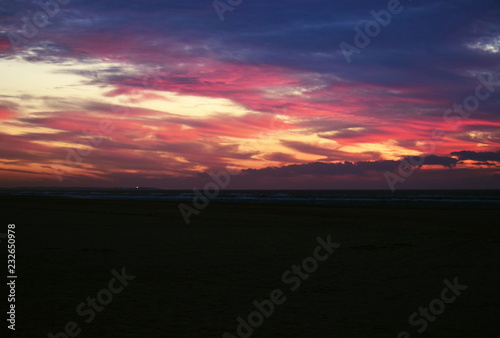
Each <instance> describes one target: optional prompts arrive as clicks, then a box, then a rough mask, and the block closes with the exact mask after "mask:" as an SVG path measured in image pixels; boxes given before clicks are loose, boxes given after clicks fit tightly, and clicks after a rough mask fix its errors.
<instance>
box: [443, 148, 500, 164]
mask: <svg viewBox="0 0 500 338" xmlns="http://www.w3.org/2000/svg"><path fill="white" fill-rule="evenodd" d="M451 155H453V156H457V157H458V159H459V160H461V161H464V160H473V161H483V162H488V161H493V162H500V151H496V152H493V151H483V152H476V151H470V150H463V151H455V152H452V153H451Z"/></svg>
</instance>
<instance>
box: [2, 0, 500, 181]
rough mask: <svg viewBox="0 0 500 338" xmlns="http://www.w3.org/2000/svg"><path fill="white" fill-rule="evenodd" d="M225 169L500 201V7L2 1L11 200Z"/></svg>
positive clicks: (242, 175)
mask: <svg viewBox="0 0 500 338" xmlns="http://www.w3.org/2000/svg"><path fill="white" fill-rule="evenodd" d="M226 171H230V172H232V174H231V176H230V177H231V182H230V184H229V185H228V186H227V187H226V188H227V189H391V190H395V189H490V188H496V189H498V188H500V2H498V1H497V0H483V1H477V0H471V1H467V0H463V1H461V0H456V1H452V0H450V1H424V0H413V1H411V0H405V1H401V2H399V1H397V0H390V1H379V0H367V1H358V0H352V1H326V0H307V1H306V0H302V1H299V0H283V1H274V2H270V1H263V0H244V1H240V0H221V1H213V0H188V1H171V0H161V1H160V0H157V1H156V0H141V1H129V0H120V1H118V0H107V1H94V0H85V1H80V0H59V1H57V0H42V1H41V2H39V1H29V0H10V1H8V2H7V1H4V0H0V187H4V188H9V187H136V186H141V187H156V188H165V189H191V188H193V187H199V188H200V189H201V188H203V186H204V185H205V184H206V183H207V182H210V181H211V180H213V175H212V176H210V173H215V174H220V173H223V172H226ZM220 175H222V174H220Z"/></svg>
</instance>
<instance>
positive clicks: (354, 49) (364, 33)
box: [339, 0, 411, 63]
mask: <svg viewBox="0 0 500 338" xmlns="http://www.w3.org/2000/svg"><path fill="white" fill-rule="evenodd" d="M408 1H411V0H408ZM403 9H404V7H403V5H401V2H400V1H399V0H389V2H388V3H387V9H383V10H380V11H378V12H375V11H373V10H372V11H370V15H371V16H372V18H373V20H371V21H368V22H367V23H366V24H365V26H364V28H363V29H361V28H359V26H356V27H354V32H355V33H356V34H355V35H354V38H353V44H354V46H353V45H351V44H348V43H347V42H341V43H340V44H339V48H340V51H341V52H342V55H344V58H345V60H346V61H347V63H351V62H352V55H353V54H354V53H356V54H359V53H361V51H362V50H363V49H364V48H366V47H368V45H369V44H370V43H371V42H372V39H374V38H375V37H377V36H378V35H379V34H380V32H381V31H382V27H384V28H385V27H387V26H389V24H390V23H391V21H392V17H393V15H397V14H399V13H401V12H402V11H403Z"/></svg>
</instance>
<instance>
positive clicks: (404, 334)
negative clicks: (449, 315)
mask: <svg viewBox="0 0 500 338" xmlns="http://www.w3.org/2000/svg"><path fill="white" fill-rule="evenodd" d="M443 283H444V285H446V287H445V288H444V289H443V290H442V291H441V294H440V295H439V297H438V298H435V299H433V300H431V301H430V302H429V306H428V307H422V306H421V307H419V308H418V312H413V313H412V314H411V315H410V316H409V317H408V323H409V324H410V325H411V326H419V328H418V329H417V332H418V333H423V332H424V331H425V330H427V327H428V325H429V323H432V322H434V321H435V320H436V318H437V316H439V315H441V314H442V313H443V312H444V310H445V309H446V305H445V304H451V303H453V302H454V301H455V300H456V299H457V297H458V296H460V295H461V292H460V291H464V290H466V289H467V288H468V286H467V285H460V284H458V277H455V278H454V279H453V283H451V282H450V281H449V280H448V279H445V280H444V281H443ZM429 310H430V313H429ZM408 337H410V333H409V332H408V331H401V332H400V333H399V334H398V338H408Z"/></svg>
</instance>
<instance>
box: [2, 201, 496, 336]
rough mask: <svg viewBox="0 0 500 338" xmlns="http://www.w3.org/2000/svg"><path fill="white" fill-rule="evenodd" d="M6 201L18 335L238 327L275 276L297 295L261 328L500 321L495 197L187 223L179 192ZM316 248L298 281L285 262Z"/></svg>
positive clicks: (233, 212)
mask: <svg viewBox="0 0 500 338" xmlns="http://www.w3.org/2000/svg"><path fill="white" fill-rule="evenodd" d="M1 203H2V210H3V212H2V213H3V214H5V216H6V217H5V218H3V219H5V220H6V221H5V223H4V225H3V227H4V228H3V229H0V232H4V231H3V230H4V229H5V232H6V229H7V228H6V227H7V224H10V223H14V224H15V225H16V240H17V248H16V259H17V270H18V272H17V274H18V279H17V297H16V304H17V305H16V309H17V318H16V333H15V335H16V336H19V337H44V336H45V337H46V336H47V335H48V334H49V333H53V334H54V336H57V333H58V332H62V331H64V330H65V327H66V326H67V324H68V322H72V321H73V322H75V323H76V324H77V325H78V327H77V329H76V328H75V327H71V326H70V329H71V330H72V332H78V334H77V336H78V337H93V338H99V337H145V336H147V337H223V336H224V335H225V334H226V333H227V334H226V337H231V336H234V337H238V336H241V335H238V332H237V331H238V325H239V323H238V317H241V318H242V319H243V320H244V321H245V322H247V323H248V317H249V315H250V314H251V313H252V312H254V311H258V310H256V306H255V304H254V301H257V303H262V302H264V301H265V300H266V299H270V298H271V293H272V292H273V291H274V290H281V291H282V298H281V299H282V300H283V299H284V298H286V300H285V301H283V302H282V303H281V304H275V305H273V311H272V314H270V315H269V317H266V316H265V315H262V318H263V320H262V323H261V324H260V325H258V327H251V326H250V328H251V329H250V331H251V332H249V330H246V331H245V330H243V331H242V332H243V333H245V332H246V334H248V337H250V336H251V337H320V336H331V337H335V336H338V337H398V336H400V337H417V336H421V337H496V336H497V334H498V333H497V330H496V318H497V317H498V314H499V313H500V304H499V296H498V290H497V288H498V285H499V283H498V282H499V281H500V278H499V276H500V275H499V272H498V257H500V255H499V254H500V229H499V227H498V219H499V215H500V211H498V210H495V209H492V208H484V209H478V208H457V207H454V208H430V207H415V208H412V207H399V208H396V207H389V206H388V207H373V206H367V207H363V206H349V205H346V206H341V207H340V206H314V205H287V204H279V203H275V204H265V203H246V204H238V203H215V202H213V203H211V204H210V205H208V206H207V207H206V208H205V209H204V210H201V212H200V214H199V215H197V216H196V217H193V219H192V222H191V223H190V224H189V225H186V224H185V222H184V220H183V217H182V215H181V214H180V212H179V208H178V203H175V202H164V201H135V200H96V199H76V198H53V197H51V198H43V197H12V196H10V197H5V196H3V197H2V198H1ZM329 240H331V242H335V243H338V245H339V246H338V247H336V248H335V249H334V250H333V248H332V252H329V251H328V248H327V247H325V246H322V249H320V251H318V252H320V253H321V255H322V256H321V257H322V259H323V257H324V260H323V261H320V260H319V259H318V258H317V257H319V256H315V254H316V253H317V251H316V248H318V246H321V242H328V241H329ZM1 245H2V246H3V245H4V243H2V244H1ZM2 250H3V249H2ZM311 257H313V258H314V257H316V259H309V260H307V259H308V258H311ZM2 259H3V258H2ZM314 260H315V261H316V263H317V264H316V266H315V267H314V269H313V268H310V269H311V270H313V272H311V273H305V272H304V271H303V272H302V273H303V276H305V275H307V278H302V277H300V286H298V287H296V289H294V290H292V287H293V286H296V284H295V283H291V282H286V281H285V279H284V278H283V275H284V273H285V272H287V271H289V270H290V271H292V270H293V266H294V265H298V266H300V265H302V264H303V262H305V261H308V262H313V261H314ZM311 264H314V263H311ZM123 269H125V270H123ZM112 270H114V271H115V274H113V272H112ZM123 271H125V272H126V274H127V275H128V276H129V280H128V282H127V283H126V284H127V285H123V288H122V290H121V291H120V292H117V293H113V294H112V300H110V301H109V304H106V305H105V306H103V307H102V308H103V309H102V310H101V311H97V310H96V311H95V313H94V314H95V316H93V317H94V318H92V320H90V321H89V322H86V321H85V319H90V316H88V317H86V316H82V315H80V314H79V313H78V312H77V308H78V306H79V305H80V304H81V303H82V302H86V299H87V297H96V295H97V294H99V292H100V290H103V289H106V288H109V285H110V280H111V279H112V278H115V277H116V276H115V275H116V272H118V273H121V272H123ZM114 276H115V277H114ZM132 276H133V278H132ZM289 276H291V275H289ZM115 279H116V278H115ZM445 280H446V281H448V284H447V283H446V282H445ZM449 283H452V284H453V283H455V284H459V285H461V287H462V289H460V288H459V290H455V292H456V293H454V292H453V290H450V291H449V292H448V293H445V295H446V297H447V298H446V299H450V298H452V296H453V298H454V299H453V301H449V302H445V301H442V303H443V304H445V307H444V308H442V309H441V308H439V315H432V313H431V314H430V315H429V316H430V318H433V319H432V320H430V319H427V320H425V319H421V318H425V317H423V316H421V315H418V316H417V317H414V319H420V322H419V324H418V325H411V324H410V323H409V317H410V316H411V315H412V314H413V313H415V312H417V313H418V312H419V308H420V307H427V308H428V307H429V304H430V303H432V301H433V300H435V299H443V298H442V297H443V296H442V295H443V290H444V288H446V287H447V285H449ZM448 287H449V286H448ZM457 293H458V294H457ZM102 294H105V292H104V293H102ZM108 294H109V293H108ZM101 298H102V297H101ZM264 303H265V302H264ZM265 304H268V303H265ZM433 304H434V307H435V308H436V306H437V305H436V304H438V305H439V304H440V303H439V301H437V302H434V303H433ZM255 318H259V317H258V316H257V317H255ZM423 320H425V321H426V323H425V330H423V331H422V332H417V330H418V329H422V328H423V327H424V322H423ZM71 330H70V331H71ZM244 331H245V332H244ZM402 331H406V332H407V333H404V332H403V333H401V332H402ZM60 337H64V336H63V335H62V334H61V335H60Z"/></svg>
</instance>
